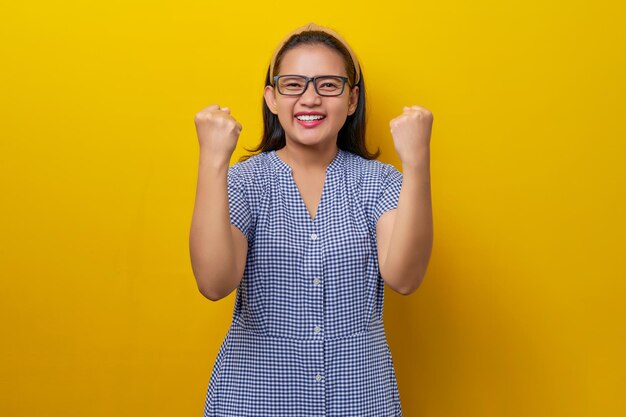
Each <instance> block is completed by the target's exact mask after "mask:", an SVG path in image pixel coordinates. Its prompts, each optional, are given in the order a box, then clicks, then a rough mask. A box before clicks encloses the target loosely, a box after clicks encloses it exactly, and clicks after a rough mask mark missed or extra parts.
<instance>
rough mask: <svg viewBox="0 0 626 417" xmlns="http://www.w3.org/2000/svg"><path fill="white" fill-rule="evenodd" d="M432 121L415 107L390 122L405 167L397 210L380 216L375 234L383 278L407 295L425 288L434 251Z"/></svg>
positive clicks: (421, 108) (409, 108) (425, 111)
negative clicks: (431, 177)
mask: <svg viewBox="0 0 626 417" xmlns="http://www.w3.org/2000/svg"><path fill="white" fill-rule="evenodd" d="M433 119H434V118H433V114H432V113H431V112H430V110H428V109H425V108H424V107H420V106H411V107H405V108H404V110H403V113H402V114H401V115H400V116H398V117H396V118H395V119H393V120H392V121H391V122H389V125H390V127H391V135H392V136H393V142H394V146H395V148H396V151H397V152H398V156H399V157H400V160H401V161H402V171H403V173H402V175H403V178H402V187H401V189H400V195H399V197H398V207H397V209H394V210H391V211H389V212H387V213H384V214H383V215H381V216H380V218H379V221H378V224H377V226H376V233H377V235H378V247H379V265H380V274H381V276H382V277H383V279H384V280H385V282H386V283H387V284H388V285H389V286H390V287H391V288H393V289H394V290H395V291H397V292H399V293H400V294H405V295H408V294H410V293H412V292H413V291H415V290H416V289H417V288H418V287H419V286H420V284H421V283H422V280H423V279H424V275H425V274H426V268H427V266H428V261H429V259H430V253H431V250H432V245H433V219H432V217H433V214H432V202H431V196H430V135H431V130H432V124H433Z"/></svg>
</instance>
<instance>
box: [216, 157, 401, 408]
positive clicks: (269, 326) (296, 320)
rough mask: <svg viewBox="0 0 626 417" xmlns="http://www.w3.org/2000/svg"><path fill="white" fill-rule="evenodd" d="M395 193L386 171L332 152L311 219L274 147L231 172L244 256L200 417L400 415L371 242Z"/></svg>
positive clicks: (395, 174) (397, 177)
mask: <svg viewBox="0 0 626 417" xmlns="http://www.w3.org/2000/svg"><path fill="white" fill-rule="evenodd" d="M401 185H402V174H401V173H400V171H398V170H397V169H396V168H394V166H393V165H390V164H385V163H382V162H380V161H377V160H367V159H364V158H362V157H360V156H358V155H356V154H353V153H351V152H348V151H344V150H341V149H340V150H339V151H338V153H337V154H336V156H335V158H334V159H333V161H332V162H331V164H330V165H329V166H328V167H327V169H326V180H325V183H324V188H323V192H322V197H321V201H320V203H319V207H318V210H317V213H316V216H315V218H314V219H311V217H310V215H309V213H308V211H307V208H306V206H305V204H304V201H303V200H302V197H301V195H300V192H299V190H298V188H297V186H296V183H295V182H294V180H293V177H292V176H291V167H290V166H289V165H287V164H286V163H285V162H284V161H283V160H282V159H280V157H279V156H278V155H277V154H276V151H265V152H262V153H260V154H257V155H255V156H253V157H251V158H249V159H248V160H246V161H242V162H238V163H236V164H234V165H233V166H231V167H229V169H228V198H229V201H228V202H229V207H230V222H231V223H232V224H234V225H235V226H236V227H238V228H239V229H240V230H241V231H242V232H243V233H244V235H245V236H246V238H247V239H248V242H249V244H248V257H247V263H246V268H245V272H244V275H243V279H242V281H241V284H240V286H239V288H238V290H237V298H236V300H235V307H234V312H233V317H232V323H231V325H230V328H229V330H228V332H227V333H226V336H225V337H224V339H223V342H222V344H221V347H220V349H219V352H218V354H217V358H216V360H215V364H214V367H213V371H212V374H211V378H210V381H209V385H208V390H207V394H206V401H205V406H204V417H212V416H219V417H231V416H232V417H234V416H237V417H239V416H254V417H264V416H267V417H270V416H271V417H278V416H281V417H282V416H290V417H309V416H311V417H312V416H328V417H331V416H332V417H345V416H355V417H366V416H372V417H374V416H375V417H391V416H402V409H401V406H400V397H399V393H398V387H397V383H396V375H395V371H394V366H393V361H392V357H391V351H390V350H389V346H388V344H387V339H386V336H385V330H384V326H383V321H382V314H383V295H384V293H383V289H384V281H383V279H382V277H381V276H380V275H379V268H378V255H377V246H376V221H377V219H378V218H379V217H380V215H381V214H382V213H383V212H385V211H387V210H390V209H393V208H396V207H397V204H398V198H399V194H400V188H401Z"/></svg>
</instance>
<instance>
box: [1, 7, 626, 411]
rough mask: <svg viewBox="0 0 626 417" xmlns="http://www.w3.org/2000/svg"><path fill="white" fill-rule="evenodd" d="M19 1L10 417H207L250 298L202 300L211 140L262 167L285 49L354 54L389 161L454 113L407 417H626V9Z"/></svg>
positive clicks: (5, 367)
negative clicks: (205, 165) (294, 45)
mask: <svg viewBox="0 0 626 417" xmlns="http://www.w3.org/2000/svg"><path fill="white" fill-rule="evenodd" d="M54 3H55V4H53V2H41V1H34V2H26V3H20V2H10V3H9V2H4V3H3V4H2V5H1V6H0V57H1V58H0V59H1V60H2V64H1V65H0V79H1V81H0V119H1V125H0V129H1V130H0V132H1V133H0V134H1V142H0V170H1V171H0V174H1V175H0V193H1V194H0V195H1V198H2V200H1V204H0V227H1V233H2V235H1V236H2V240H1V242H2V244H1V247H0V275H1V281H0V296H1V297H2V302H1V303H0V317H2V327H1V329H2V330H1V332H2V333H1V334H2V342H1V343H0V415H2V416H11V417H26V416H35V415H37V416H39V415H41V416H63V417H66V416H80V417H91V416H94V417H95V416H120V417H122V416H133V417H135V416H200V415H201V414H202V409H203V405H204V396H205V393H206V388H207V384H208V381H209V377H210V373H211V370H212V366H213V363H214V360H215V356H216V354H217V350H218V348H219V345H220V343H221V340H222V338H223V337H224V335H225V333H226V330H227V328H228V325H229V324H230V320H231V317H232V308H233V303H234V299H235V292H233V293H232V294H231V295H230V296H229V297H228V298H226V299H223V300H221V301H219V302H211V301H209V300H207V299H205V298H203V297H202V295H201V294H200V293H199V292H198V290H197V288H196V283H195V280H194V277H193V275H192V270H191V264H190V259H189V249H188V237H189V227H190V222H191V215H192V210H193V203H194V197H195V186H196V179H197V162H198V144H197V138H196V136H195V127H194V123H193V118H194V115H195V113H196V112H197V111H199V110H200V109H202V108H204V107H206V106H208V105H210V104H214V103H218V104H220V105H222V106H228V107H230V108H231V110H232V115H233V116H234V117H235V118H236V119H237V120H239V121H240V122H241V123H242V125H243V131H242V135H241V138H240V143H239V145H238V148H237V151H236V152H235V154H234V155H233V159H232V161H231V162H232V163H234V162H235V161H236V160H237V159H238V157H239V156H240V155H241V154H242V153H243V147H244V146H245V147H251V146H253V145H256V144H257V143H258V140H259V138H260V135H261V129H262V119H261V102H262V101H261V100H262V90H263V81H264V77H265V73H266V71H267V66H268V64H269V59H270V56H271V53H272V52H273V50H274V47H275V46H276V45H277V44H278V42H279V41H280V40H281V39H282V38H283V36H284V35H285V34H286V33H288V32H289V31H291V30H293V29H294V28H296V27H299V26H301V25H304V24H306V23H309V22H315V23H317V24H321V25H326V26H329V27H331V28H333V29H335V30H337V31H338V32H339V33H341V34H342V35H343V36H344V37H345V38H346V39H347V41H348V42H349V43H350V44H351V45H352V47H353V48H354V50H355V51H356V54H357V56H358V57H359V59H360V61H361V64H362V67H363V74H364V79H365V82H366V89H367V94H368V97H367V100H368V101H367V104H368V112H369V113H368V132H367V134H368V139H367V140H368V146H369V148H370V150H373V149H376V148H378V147H380V149H381V151H382V155H381V157H380V160H381V161H384V162H387V163H392V164H394V165H395V166H396V167H398V168H399V169H401V165H400V161H399V159H398V158H397V155H396V153H395V149H394V146H393V140H392V138H391V135H390V133H389V125H388V123H389V120H391V119H392V118H394V117H396V116H397V115H399V114H400V113H401V112H402V107H403V106H405V105H409V106H410V105H419V106H423V107H426V108H428V109H429V110H431V111H432V112H433V114H434V117H435V120H434V125H433V133H432V141H431V158H432V162H431V175H432V196H433V210H434V231H435V240H434V247H433V253H432V258H431V263H430V265H429V269H428V272H427V276H426V278H425V281H424V283H423V284H422V286H421V287H420V288H419V290H418V291H417V292H415V293H413V294H412V295H410V296H407V297H405V296H401V295H398V294H396V293H394V292H393V291H392V290H390V289H389V288H387V289H386V299H385V323H386V330H387V334H388V339H389V343H390V347H391V350H392V354H393V359H394V363H395V367H396V373H397V377H398V384H399V389H400V397H401V401H402V406H403V410H404V415H405V416H406V417H412V416H420V417H452V416H455V417H456V416H459V417H474V416H477V417H478V416H481V417H483V416H487V417H491V416H506V417H518V416H520V417H521V416H524V417H531V416H532V417H538V416H550V417H553V416H568V417H574V416H598V417H608V416H623V415H625V414H626V402H625V399H624V398H625V397H624V392H623V391H624V387H625V385H626V367H625V364H624V351H625V347H626V346H625V345H624V339H626V325H625V321H626V320H625V319H626V307H625V305H626V303H624V298H625V296H626V291H625V290H626V288H625V287H626V284H625V279H626V267H625V266H624V255H625V254H626V244H625V238H624V236H625V235H626V227H625V222H624V214H626V204H625V196H624V190H626V184H625V183H626V168H625V164H624V159H625V156H626V155H625V152H624V151H625V149H626V146H625V145H624V140H625V139H626V128H625V124H624V121H625V120H626V119H625V117H626V111H625V110H626V94H625V93H626V91H625V90H626V88H625V87H626V85H625V84H626V83H625V77H624V74H626V53H625V51H626V6H625V3H624V2H621V1H616V0H612V1H606V0H598V1H587V2H581V1H553V2H545V1H540V0H530V1H523V2H522V1H506V2H497V1H485V0H478V1H474V2H461V1H449V0H444V1H432V2H416V1H408V0H406V1H397V0H391V1H387V2H384V3H383V2H372V3H362V4H359V3H358V2H357V3H354V2H331V3H323V2H322V3H319V2H317V3H316V2H313V3H311V2H308V3H302V2H287V1H269V2H249V3H241V2H239V3H236V2H235V3H232V2H226V1H221V2H211V1H196V2H192V1H176V2H173V1H168V2H163V1H161V2H148V1H131V2H128V1H106V2H101V1H95V2H78V1H65V2H54Z"/></svg>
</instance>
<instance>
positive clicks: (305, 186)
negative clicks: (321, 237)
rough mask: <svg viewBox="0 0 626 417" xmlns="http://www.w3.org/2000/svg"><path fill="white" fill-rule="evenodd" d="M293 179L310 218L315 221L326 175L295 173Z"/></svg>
mask: <svg viewBox="0 0 626 417" xmlns="http://www.w3.org/2000/svg"><path fill="white" fill-rule="evenodd" d="M292 178H293V181H294V183H295V185H296V187H297V189H298V192H299V194H300V198H301V199H302V201H303V203H304V205H305V206H306V209H307V211H308V212H309V216H310V217H311V219H314V218H315V215H316V214H317V209H318V207H319V205H320V201H321V199H322V193H323V191H324V183H325V182H326V173H325V172H320V173H302V172H295V171H294V172H293V173H292Z"/></svg>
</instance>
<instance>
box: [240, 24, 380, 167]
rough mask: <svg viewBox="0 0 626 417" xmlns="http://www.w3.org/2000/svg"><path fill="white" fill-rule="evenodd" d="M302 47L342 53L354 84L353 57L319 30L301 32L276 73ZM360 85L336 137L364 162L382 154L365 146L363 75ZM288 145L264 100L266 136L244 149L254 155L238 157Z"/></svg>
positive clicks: (291, 40)
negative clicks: (353, 108)
mask: <svg viewBox="0 0 626 417" xmlns="http://www.w3.org/2000/svg"><path fill="white" fill-rule="evenodd" d="M300 44H304V45H315V44H322V45H325V46H328V47H330V48H332V49H334V50H336V51H337V52H339V53H340V54H341V56H342V57H343V60H344V62H345V65H346V72H347V73H348V79H349V80H350V85H354V80H355V79H356V70H355V68H354V63H353V62H352V58H351V57H350V52H348V50H347V49H346V48H345V46H344V45H343V44H342V43H341V42H340V41H338V40H337V39H336V38H335V37H334V36H332V35H330V34H328V33H326V32H322V31H317V30H310V31H305V32H301V33H299V34H296V35H293V36H292V37H291V38H289V40H288V41H287V42H286V43H285V45H284V46H283V47H282V48H281V50H280V51H279V52H278V55H277V56H276V63H275V65H274V71H275V72H278V68H279V66H280V61H281V60H282V57H283V56H284V55H285V53H286V52H287V51H289V50H290V49H293V48H295V47H296V46H298V45H300ZM362 68H363V66H362V65H361V69H362ZM272 75H273V74H270V68H269V66H268V68H267V74H266V75H265V85H266V86H268V85H271V83H270V81H271V76H272ZM357 85H358V87H359V101H358V103H357V108H356V111H355V112H354V113H352V114H351V115H349V116H348V117H347V119H346V122H345V124H344V125H343V127H342V128H341V129H340V130H339V133H338V134H337V147H338V148H340V149H342V150H345V151H349V152H352V153H354V154H357V155H359V156H361V157H363V158H365V159H376V158H378V156H379V155H380V148H378V149H377V150H376V152H375V153H369V152H368V150H367V148H366V146H365V123H366V119H365V84H364V81H363V73H362V72H361V77H360V80H359V83H358V84H357ZM285 144H286V139H285V131H284V130H283V127H282V126H281V125H280V121H279V120H278V116H277V115H275V114H274V113H272V112H271V111H270V109H269V107H267V103H266V102H265V99H263V136H262V137H261V143H259V145H258V146H257V147H256V148H252V149H247V148H244V149H245V150H246V151H248V152H253V154H248V155H243V156H242V157H241V158H239V161H245V160H246V159H248V158H250V157H251V156H254V155H255V154H257V153H261V152H265V151H272V150H278V149H281V148H283V147H284V146H285Z"/></svg>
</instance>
